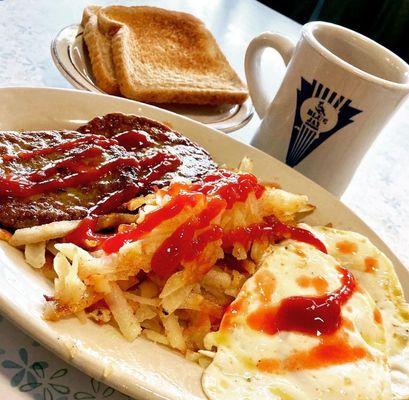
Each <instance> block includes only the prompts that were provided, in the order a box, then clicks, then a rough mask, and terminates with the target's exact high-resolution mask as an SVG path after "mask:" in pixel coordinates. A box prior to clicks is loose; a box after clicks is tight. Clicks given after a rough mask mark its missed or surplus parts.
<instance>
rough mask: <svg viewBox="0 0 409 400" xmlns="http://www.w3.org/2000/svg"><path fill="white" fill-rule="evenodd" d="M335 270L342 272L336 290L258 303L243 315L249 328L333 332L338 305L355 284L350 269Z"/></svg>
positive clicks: (269, 331) (337, 321)
mask: <svg viewBox="0 0 409 400" xmlns="http://www.w3.org/2000/svg"><path fill="white" fill-rule="evenodd" d="M338 271H339V272H340V273H341V274H342V278H341V282H342V286H341V287H340V288H339V289H338V290H336V291H334V292H331V293H328V294H326V295H323V296H317V297H303V296H293V297H288V298H286V299H284V300H282V301H281V303H280V304H279V305H278V307H268V306H263V307H260V308H259V309H258V310H256V311H254V312H253V313H251V314H250V315H249V316H248V317H247V323H248V324H249V326H250V327H251V328H252V329H255V330H258V331H263V332H265V333H267V334H270V335H274V334H276V333H278V332H280V331H292V332H301V333H305V334H307V335H313V336H321V335H331V334H333V333H334V332H335V331H336V330H338V328H339V327H340V326H341V323H342V317H341V306H342V305H343V304H344V303H346V302H347V301H348V300H349V298H350V297H351V296H352V294H353V292H354V290H355V288H356V282H355V278H354V276H353V275H352V273H351V272H350V271H348V270H347V269H345V268H341V267H338Z"/></svg>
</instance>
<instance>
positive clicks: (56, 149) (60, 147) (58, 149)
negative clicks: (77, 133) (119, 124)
mask: <svg viewBox="0 0 409 400" xmlns="http://www.w3.org/2000/svg"><path fill="white" fill-rule="evenodd" d="M84 143H93V144H94V145H98V146H100V147H103V148H107V147H110V146H112V145H114V144H118V142H117V141H116V140H112V139H107V138H105V137H104V136H101V135H87V136H84V137H80V138H78V139H74V140H69V141H66V142H64V143H59V144H57V145H55V146H50V147H44V148H42V149H37V150H24V151H20V152H18V153H17V154H5V155H3V156H2V157H3V160H4V161H6V162H8V161H13V160H18V159H20V160H30V159H32V158H34V157H38V156H45V155H48V154H52V153H63V152H65V151H67V150H72V149H75V148H76V147H78V146H79V145H80V144H84Z"/></svg>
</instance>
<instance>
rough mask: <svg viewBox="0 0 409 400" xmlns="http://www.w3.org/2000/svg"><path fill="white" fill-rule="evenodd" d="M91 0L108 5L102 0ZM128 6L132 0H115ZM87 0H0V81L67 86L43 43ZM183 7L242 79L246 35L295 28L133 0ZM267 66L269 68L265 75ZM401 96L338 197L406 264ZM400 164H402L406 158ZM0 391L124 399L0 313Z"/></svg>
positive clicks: (280, 21)
mask: <svg viewBox="0 0 409 400" xmlns="http://www.w3.org/2000/svg"><path fill="white" fill-rule="evenodd" d="M98 3H99V4H109V3H112V1H111V2H109V1H106V0H100V1H98ZM115 3H116V4H135V2H134V1H120V0H117V1H115ZM87 4H89V1H87V0H75V1H72V0H59V1H47V0H36V1H34V0H5V1H1V0H0V15H1V17H2V18H0V60H1V68H0V87H1V86H53V87H62V88H64V87H65V88H70V87H71V86H70V84H69V83H68V82H67V81H66V80H65V79H64V78H63V77H62V76H61V75H60V73H59V72H58V70H57V68H56V67H55V66H54V64H53V62H52V59H51V55H50V49H49V47H50V43H51V40H52V39H53V38H54V37H55V35H56V34H57V32H58V31H59V30H60V29H62V28H63V27H65V26H67V25H69V24H72V23H76V22H79V21H80V19H81V14H82V10H83V8H84V7H85V6H86V5H87ZM138 4H146V5H155V6H162V7H168V8H170V7H171V8H172V9H174V10H180V11H186V12H190V13H192V14H194V15H196V16H197V17H199V18H201V19H202V20H203V21H204V22H205V23H206V25H207V26H208V28H209V29H210V30H211V31H212V33H213V34H214V35H215V37H216V39H217V41H218V42H219V44H220V46H221V47H222V50H223V51H224V53H225V54H226V56H227V58H228V59H229V60H230V62H231V64H232V65H233V67H234V68H235V69H236V70H237V71H238V73H239V74H240V75H241V76H242V77H244V69H243V59H244V53H245V49H246V47H247V45H248V43H249V41H250V40H251V39H252V38H253V37H254V36H256V35H258V34H259V33H261V32H264V31H268V30H270V31H271V30H274V31H277V32H281V33H284V34H286V35H287V36H289V37H290V38H292V39H294V40H296V39H297V37H298V35H299V32H300V28H301V26H300V25H299V24H297V23H296V22H294V21H292V20H290V19H288V18H286V17H284V16H283V15H281V14H279V13H277V12H275V11H273V10H271V9H269V8H267V7H265V6H264V5H262V4H260V3H258V2H256V1H255V0H237V1H232V0H206V1H195V0H173V1H172V2H165V1H160V0H151V1H138ZM263 61H264V63H263V79H265V84H266V85H267V87H270V88H271V92H272V93H274V90H275V88H277V85H278V84H279V82H280V79H281V77H282V75H283V73H284V66H283V65H282V64H279V62H278V60H277V57H276V56H275V55H274V54H267V55H266V57H265V60H263ZM271 72H273V73H271ZM408 115H409V101H406V103H405V104H404V105H403V106H402V107H401V109H400V110H398V112H397V113H396V114H395V115H394V116H393V118H392V119H391V121H390V123H389V124H388V125H387V126H386V127H385V128H384V130H383V131H382V132H381V133H380V135H379V136H378V138H377V140H376V141H375V142H374V144H373V145H372V147H371V148H370V150H369V151H368V153H367V154H366V156H365V158H364V159H363V161H362V163H361V165H360V167H359V168H358V170H357V171H356V174H355V176H354V178H353V180H352V182H351V184H350V185H349V187H348V189H347V190H346V192H345V193H344V195H343V197H342V199H341V200H342V201H343V202H344V203H345V204H347V205H348V206H349V207H350V208H351V209H352V210H353V211H355V212H356V213H357V214H358V215H359V216H360V217H361V218H362V219H363V220H364V221H365V222H366V223H367V224H368V225H369V226H371V228H373V229H374V230H375V231H376V232H377V233H378V234H379V235H380V236H381V237H382V238H383V240H384V241H385V242H386V244H387V245H389V246H390V247H391V249H392V250H393V251H394V252H395V253H396V254H397V256H398V257H400V259H401V260H402V261H403V263H404V264H406V265H409V253H408V252H407V251H406V246H407V243H408V240H409V206H408V200H407V199H408V198H409V168H408V167H406V168H405V167H404V164H405V161H404V160H407V159H408V152H409V134H408V133H409V118H408ZM259 122H260V121H259V119H258V117H257V116H254V117H253V119H252V120H251V121H250V123H249V124H248V125H246V126H245V127H244V128H242V129H240V130H239V131H236V132H234V133H233V134H231V135H232V136H234V137H236V138H238V139H240V140H243V141H245V142H249V141H250V140H251V138H252V135H253V134H254V132H255V130H256V127H257V126H258V124H259ZM406 165H407V162H406ZM0 392H1V394H2V398H7V399H25V400H27V399H36V400H42V399H47V400H71V399H75V400H85V399H105V398H109V399H112V400H119V399H127V398H128V397H127V396H125V395H123V394H121V393H119V392H116V391H115V390H113V389H111V388H109V387H108V386H106V385H104V384H102V383H99V382H97V381H95V380H93V379H91V378H90V377H88V376H86V375H84V374H83V373H81V372H80V371H78V370H76V369H75V368H74V367H72V366H69V365H67V364H66V363H64V362H63V361H61V360H59V359H58V358H57V357H55V356H54V355H53V354H51V353H50V352H48V351H47V350H46V349H44V348H42V347H41V346H40V345H39V344H38V343H36V342H33V340H32V339H30V338H29V337H28V336H26V335H25V334H24V333H22V332H21V331H19V330H18V329H17V328H16V327H14V326H13V325H12V324H11V323H10V322H8V321H7V320H5V319H3V318H1V316H0Z"/></svg>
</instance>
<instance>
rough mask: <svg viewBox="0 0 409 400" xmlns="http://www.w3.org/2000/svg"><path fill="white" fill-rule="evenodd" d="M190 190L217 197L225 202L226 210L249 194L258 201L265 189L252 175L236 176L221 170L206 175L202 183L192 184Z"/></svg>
mask: <svg viewBox="0 0 409 400" xmlns="http://www.w3.org/2000/svg"><path fill="white" fill-rule="evenodd" d="M192 190H197V191H198V192H200V193H203V194H206V195H212V196H214V195H217V196H219V197H221V198H222V199H224V200H225V201H226V203H227V207H226V208H227V209H230V208H232V207H233V205H234V204H235V203H236V202H243V201H245V200H246V199H247V197H248V195H249V194H250V193H251V192H254V194H255V196H256V198H257V199H259V198H260V197H261V195H262V194H263V192H264V190H265V188H264V186H263V185H261V184H260V183H258V182H257V178H256V177H255V176H254V175H252V174H236V173H234V172H230V171H226V170H222V169H221V170H219V171H217V172H216V173H214V174H211V175H207V176H206V177H205V178H203V181H202V182H199V183H195V184H193V185H192Z"/></svg>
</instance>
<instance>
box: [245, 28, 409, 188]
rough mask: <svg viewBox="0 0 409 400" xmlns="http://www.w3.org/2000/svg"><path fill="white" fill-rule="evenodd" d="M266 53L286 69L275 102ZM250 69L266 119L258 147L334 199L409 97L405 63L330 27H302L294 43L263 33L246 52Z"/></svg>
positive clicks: (367, 41) (258, 108) (258, 107)
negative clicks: (264, 78)
mask: <svg viewBox="0 0 409 400" xmlns="http://www.w3.org/2000/svg"><path fill="white" fill-rule="evenodd" d="M268 47H270V48H273V49H275V50H276V51H278V52H279V54H280V55H281V56H282V58H283V60H284V62H285V64H286V66H287V70H286V74H285V76H284V79H283V81H282V83H281V86H280V88H279V90H278V91H277V94H276V95H275V97H274V99H273V100H272V101H271V98H272V95H271V94H270V93H266V91H265V89H263V84H262V82H261V81H260V62H261V55H262V52H263V51H264V50H265V49H266V48H268ZM245 70H246V77H247V82H248V87H249V91H250V95H251V98H252V100H253V104H254V107H255V109H256V111H257V113H258V115H259V116H260V118H262V122H261V125H260V127H259V129H258V131H257V133H256V135H255V137H254V139H253V141H252V145H253V146H255V147H258V148H260V149H261V150H263V151H265V152H267V153H270V154H271V155H273V156H274V157H276V158H278V159H279V160H281V161H283V162H286V163H287V164H288V165H290V166H292V167H294V168H295V169H297V170H299V171H300V172H301V173H303V174H304V175H306V176H308V177H309V178H311V179H312V180H314V181H316V182H318V183H319V184H321V185H322V186H324V187H325V188H327V189H328V190H329V191H330V192H332V193H333V194H335V195H340V194H342V193H343V191H344V190H345V188H346V186H347V185H348V183H349V181H350V180H351V178H352V176H353V174H354V171H355V170H356V168H357V166H358V164H359V162H360V161H361V159H362V157H363V155H364V154H365V152H366V151H367V150H368V148H369V147H370V145H371V143H372V141H373V140H374V139H375V138H376V136H377V134H378V132H379V131H380V130H381V128H382V127H383V126H384V125H385V123H386V122H387V121H388V120H389V119H390V117H391V116H392V115H393V113H394V111H396V109H397V108H398V107H399V105H400V104H401V103H402V102H403V99H404V98H405V96H406V95H407V94H408V93H409V65H408V64H407V63H405V62H404V61H403V60H402V59H401V58H399V57H398V56H397V55H395V54H394V53H392V52H391V51H389V50H388V49H386V48H385V47H383V46H381V45H379V44H378V43H376V42H374V41H373V40H371V39H368V38H367V37H365V36H363V35H361V34H359V33H356V32H354V31H351V30H350V29H346V28H344V27H341V26H338V25H334V24H330V23H326V22H311V23H308V24H306V25H304V27H303V29H302V33H301V38H300V39H299V41H298V43H297V44H296V45H295V44H294V43H293V42H292V41H291V40H289V39H288V38H286V37H285V36H283V35H280V34H278V33H269V32H266V33H263V34H261V35H260V36H258V37H256V38H255V39H253V40H252V41H251V43H250V45H249V47H248V49H247V52H246V59H245ZM273 71H274V70H273V68H272V69H271V72H272V73H273Z"/></svg>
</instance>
